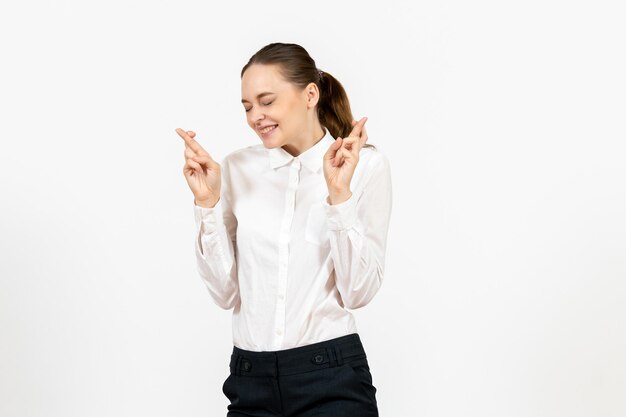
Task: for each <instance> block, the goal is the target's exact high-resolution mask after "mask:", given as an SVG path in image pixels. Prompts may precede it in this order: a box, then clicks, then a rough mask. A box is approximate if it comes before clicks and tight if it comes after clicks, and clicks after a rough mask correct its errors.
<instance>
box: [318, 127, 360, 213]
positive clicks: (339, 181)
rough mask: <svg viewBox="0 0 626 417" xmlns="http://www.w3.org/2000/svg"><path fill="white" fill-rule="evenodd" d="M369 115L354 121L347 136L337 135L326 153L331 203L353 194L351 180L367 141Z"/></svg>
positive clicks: (325, 175) (325, 174) (327, 180)
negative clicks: (366, 130)
mask: <svg viewBox="0 0 626 417" xmlns="http://www.w3.org/2000/svg"><path fill="white" fill-rule="evenodd" d="M365 122H367V117H363V118H361V120H359V121H358V122H357V121H356V120H353V121H352V126H353V128H352V131H351V132H350V135H349V136H348V137H347V138H341V137H337V139H335V143H333V144H332V145H331V146H330V147H329V148H328V150H327V151H326V153H325V154H324V178H325V179H326V185H327V186H328V194H329V199H330V201H329V202H330V204H338V203H341V202H343V201H345V200H347V199H348V198H350V196H351V195H352V192H351V191H350V181H351V180H352V175H353V174H354V170H355V168H356V165H357V163H358V162H359V152H360V151H361V148H362V147H363V145H365V142H367V133H366V132H365Z"/></svg>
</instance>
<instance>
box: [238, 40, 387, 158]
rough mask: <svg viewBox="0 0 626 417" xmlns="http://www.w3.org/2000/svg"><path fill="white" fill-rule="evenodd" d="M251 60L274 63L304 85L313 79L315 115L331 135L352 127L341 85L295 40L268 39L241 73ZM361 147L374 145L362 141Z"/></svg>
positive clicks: (347, 132)
mask: <svg viewBox="0 0 626 417" xmlns="http://www.w3.org/2000/svg"><path fill="white" fill-rule="evenodd" d="M252 64H264V65H278V67H279V69H280V72H281V74H282V75H283V77H284V78H285V79H286V80H287V81H289V82H291V83H293V84H295V85H297V86H299V87H301V88H305V87H306V86H307V85H309V83H315V84H316V85H317V87H318V88H319V90H320V99H319V101H318V103H317V117H318V119H319V121H320V124H321V125H322V126H324V127H326V128H327V129H328V130H329V131H330V133H331V135H332V136H333V137H334V138H337V137H342V138H345V137H348V136H349V135H350V132H351V131H352V119H353V117H352V110H350V101H349V100H348V96H347V94H346V91H345V90H344V88H343V86H342V85H341V83H340V82H339V81H337V79H336V78H335V77H333V76H332V75H330V74H329V73H327V72H326V71H323V74H320V73H319V71H318V68H317V67H316V65H315V61H314V60H313V58H311V56H310V55H309V53H308V52H307V51H306V50H305V49H304V48H303V47H302V46H300V45H297V44H295V43H279V42H276V43H270V44H268V45H266V46H264V47H263V48H261V49H259V50H258V51H257V52H256V53H255V54H254V55H252V57H251V58H250V60H249V61H248V63H247V64H246V65H244V67H243V68H242V69H241V77H242V78H243V74H244V73H245V72H246V70H247V69H248V67H249V66H250V65H252ZM364 147H369V148H375V146H374V145H371V144H368V143H366V144H365V145H364Z"/></svg>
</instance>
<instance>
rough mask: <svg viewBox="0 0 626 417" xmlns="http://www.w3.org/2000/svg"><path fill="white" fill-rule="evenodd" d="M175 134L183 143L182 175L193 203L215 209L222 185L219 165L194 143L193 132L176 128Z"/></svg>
mask: <svg viewBox="0 0 626 417" xmlns="http://www.w3.org/2000/svg"><path fill="white" fill-rule="evenodd" d="M176 133H178V135H179V136H180V137H181V138H183V140H184V141H185V166H184V167H183V174H184V175H185V179H186V180H187V184H188V185H189V188H190V189H191V192H192V193H193V195H194V197H195V201H194V203H195V204H197V205H199V206H202V207H207V208H211V207H215V205H216V204H217V202H218V200H219V199H220V189H221V185H222V183H221V173H220V170H221V167H220V164H218V163H217V162H215V161H214V160H213V158H211V155H209V153H208V152H207V151H205V150H204V149H203V148H202V146H200V144H199V143H198V142H196V140H195V139H194V137H195V136H196V134H195V133H194V132H193V131H191V130H189V131H187V132H186V131H184V130H183V129H181V128H177V129H176Z"/></svg>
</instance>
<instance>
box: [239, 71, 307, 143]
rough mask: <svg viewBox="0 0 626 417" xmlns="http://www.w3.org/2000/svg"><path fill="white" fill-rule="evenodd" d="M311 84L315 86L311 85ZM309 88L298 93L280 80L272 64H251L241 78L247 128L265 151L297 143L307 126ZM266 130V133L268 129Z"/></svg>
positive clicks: (283, 80)
mask: <svg viewBox="0 0 626 417" xmlns="http://www.w3.org/2000/svg"><path fill="white" fill-rule="evenodd" d="M312 85H315V84H312ZM310 92H311V85H309V88H305V89H304V90H299V89H298V88H297V87H296V86H295V85H293V84H291V83H290V82H288V81H286V80H285V79H283V77H282V76H281V75H280V72H279V70H278V67H277V66H276V65H261V64H253V65H251V66H249V67H248V69H247V70H246V71H245V72H244V74H243V77H242V78H241V102H242V103H243V106H244V109H245V110H246V119H247V121H248V125H249V126H250V127H251V128H252V129H253V130H254V131H255V132H256V133H257V135H258V136H259V138H261V141H262V142H263V145H264V146H265V147H266V148H276V147H282V146H284V145H290V144H293V143H300V142H301V141H302V140H303V138H304V137H305V136H304V134H305V133H306V129H307V126H308V122H309V120H308V117H310V114H309V113H310V112H309V109H310V108H313V106H315V104H316V103H317V95H315V94H314V95H315V97H313V98H314V100H311V94H310ZM268 129H269V130H268Z"/></svg>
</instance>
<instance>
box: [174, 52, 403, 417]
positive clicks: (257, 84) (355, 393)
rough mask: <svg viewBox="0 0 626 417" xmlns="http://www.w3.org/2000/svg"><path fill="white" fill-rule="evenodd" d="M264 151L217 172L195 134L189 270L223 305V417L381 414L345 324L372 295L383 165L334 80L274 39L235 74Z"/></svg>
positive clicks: (188, 170)
mask: <svg viewBox="0 0 626 417" xmlns="http://www.w3.org/2000/svg"><path fill="white" fill-rule="evenodd" d="M241 87H242V88H241V94H242V100H241V102H242V104H243V107H244V109H245V112H246V119H247V122H248V125H249V126H250V128H252V129H253V130H254V131H255V133H256V134H257V135H258V136H259V138H260V140H261V142H262V144H257V145H251V146H248V147H245V148H242V149H238V150H235V151H233V152H231V153H229V154H228V155H227V156H226V157H225V158H224V159H223V161H222V163H221V165H220V164H218V163H217V162H216V161H215V160H214V159H213V158H212V157H211V155H209V153H208V152H207V151H205V150H204V148H203V147H202V146H200V144H199V143H198V142H197V141H196V140H195V139H194V137H195V133H194V132H192V131H184V130H182V129H176V132H177V133H178V134H179V135H180V136H181V137H182V138H183V140H184V143H185V165H184V168H183V173H184V176H185V179H186V180H187V183H188V185H189V187H190V188H191V191H192V192H193V195H194V197H195V199H194V214H195V220H196V225H197V227H198V233H197V235H196V237H195V243H194V244H195V251H196V257H197V268H198V272H199V274H200V276H201V277H202V279H203V281H204V282H205V284H206V286H207V288H208V290H209V293H210V296H211V297H212V299H213V300H214V302H215V303H216V304H217V305H219V306H220V307H222V308H224V309H231V308H232V309H233V316H232V318H233V323H232V324H233V333H232V336H233V351H232V355H231V357H230V364H229V366H230V375H229V376H228V377H227V378H226V380H225V381H224V384H223V387H222V390H223V393H224V395H225V396H226V397H227V398H228V399H229V401H230V405H229V406H228V416H230V417H234V416H289V417H291V416H294V417H295V416H303V417H309V416H311V417H313V416H332V417H342V416H351V417H352V416H360V417H366V416H378V407H377V402H376V396H375V394H376V391H377V389H376V388H375V387H374V385H373V384H372V375H371V373H370V368H369V364H368V361H367V357H366V354H365V350H364V348H363V345H362V343H361V340H360V338H359V335H358V333H357V329H356V324H355V320H354V316H353V315H352V314H351V313H350V312H349V311H348V310H347V309H356V308H360V307H363V306H364V305H366V304H367V303H369V302H370V301H371V300H372V298H373V297H374V295H375V294H376V293H377V292H378V290H379V288H380V286H381V283H382V280H383V270H384V260H385V247H386V240H387V230H388V226H389V219H390V214H391V199H392V198H391V197H392V196H391V175H390V169H389V162H388V160H387V158H386V157H385V156H384V155H383V154H382V153H381V152H380V151H378V150H377V149H376V148H375V147H374V146H373V145H369V144H366V143H365V142H366V141H367V134H366V131H365V122H366V121H367V118H365V117H364V118H362V119H361V120H359V121H358V122H357V121H356V120H353V118H352V113H351V110H350V104H349V101H348V98H347V96H346V93H345V91H344V89H343V87H342V85H341V84H340V83H339V82H338V81H337V80H336V79H335V78H334V77H332V76H331V75H330V74H328V73H326V72H323V71H321V70H319V69H317V68H316V65H315V61H314V60H313V59H312V58H311V57H310V56H309V54H308V53H307V51H306V50H305V49H304V48H302V47H301V46H299V45H295V44H285V43H272V44H269V45H267V46H265V47H263V48H262V49H260V50H259V51H258V52H257V53H256V54H254V55H253V56H252V57H251V58H250V60H249V62H248V63H247V64H246V65H245V66H244V67H243V69H242V71H241Z"/></svg>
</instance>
